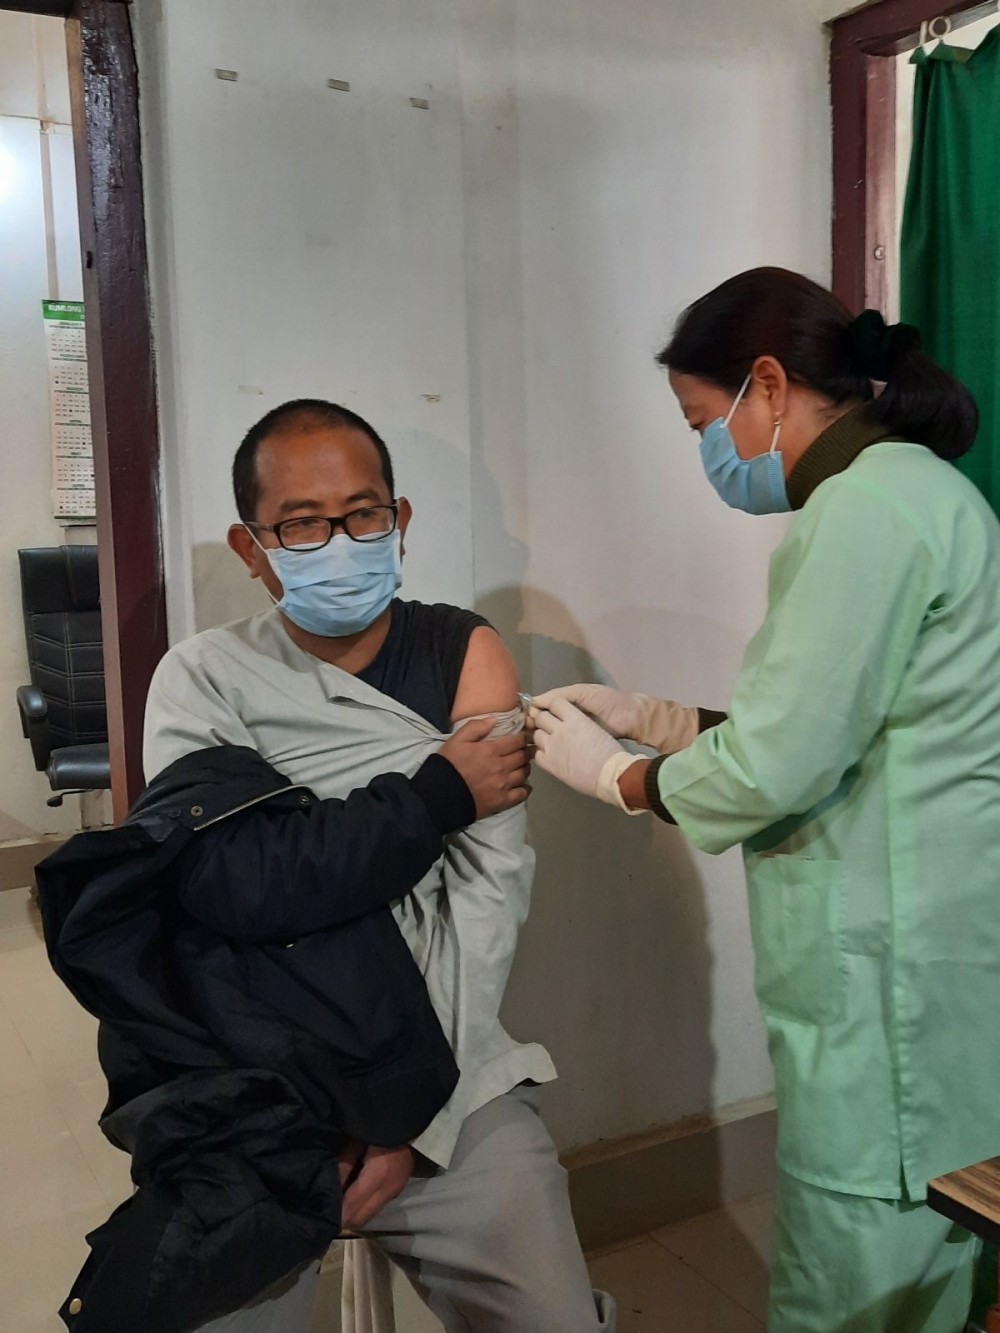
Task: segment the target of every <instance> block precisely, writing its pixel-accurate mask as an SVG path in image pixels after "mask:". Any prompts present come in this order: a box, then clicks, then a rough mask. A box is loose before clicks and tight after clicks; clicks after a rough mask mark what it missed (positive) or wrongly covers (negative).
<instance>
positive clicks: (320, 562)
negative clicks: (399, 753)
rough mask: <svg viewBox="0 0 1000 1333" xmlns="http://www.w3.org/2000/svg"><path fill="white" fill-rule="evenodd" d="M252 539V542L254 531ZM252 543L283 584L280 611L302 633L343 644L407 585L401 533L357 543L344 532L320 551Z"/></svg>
mask: <svg viewBox="0 0 1000 1333" xmlns="http://www.w3.org/2000/svg"><path fill="white" fill-rule="evenodd" d="M247 531H248V532H249V531H250V530H249V528H248V529H247ZM250 535H251V537H253V533H252V532H251V533H250ZM253 539H254V541H255V542H257V545H258V546H260V547H261V550H262V551H263V552H264V554H265V555H266V556H267V559H268V563H269V564H270V566H271V568H272V569H273V570H274V573H275V576H276V577H277V578H278V579H279V580H280V581H281V587H282V589H283V593H282V597H281V599H280V601H276V602H275V605H276V606H277V608H278V610H279V611H283V612H284V614H285V615H286V616H287V617H288V619H289V620H290V621H291V622H292V624H293V625H298V627H299V629H304V630H306V631H308V633H310V634H319V635H322V636H323V638H326V639H342V638H345V637H346V636H347V635H349V634H360V633H361V631H362V630H364V629H367V628H368V626H369V625H371V624H372V623H373V621H375V620H377V619H378V617H379V616H380V615H381V614H382V612H383V611H384V610H385V609H386V607H387V606H388V605H389V603H390V602H391V601H392V599H393V596H394V595H395V593H396V590H397V588H398V587H399V586H400V584H401V583H402V581H403V574H402V551H401V546H400V534H399V530H398V529H397V530H396V531H395V532H393V533H391V534H390V535H389V536H388V537H382V538H380V539H379V540H378V541H368V542H357V541H353V540H352V539H351V538H350V537H348V535H347V534H346V533H344V532H341V533H338V534H337V536H335V537H331V538H330V540H329V541H328V542H327V544H326V545H325V546H322V547H320V549H319V550H318V551H289V550H286V549H285V547H283V546H275V547H266V546H261V544H260V542H259V541H257V538H256V537H254V538H253ZM272 600H273V599H272Z"/></svg>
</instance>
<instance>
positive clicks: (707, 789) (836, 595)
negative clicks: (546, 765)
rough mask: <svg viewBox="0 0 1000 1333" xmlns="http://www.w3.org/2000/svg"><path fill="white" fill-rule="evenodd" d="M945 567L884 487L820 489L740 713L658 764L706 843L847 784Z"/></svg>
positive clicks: (800, 530) (786, 563) (788, 546)
mask: <svg viewBox="0 0 1000 1333" xmlns="http://www.w3.org/2000/svg"><path fill="white" fill-rule="evenodd" d="M820 501H822V502H820ZM939 569H940V561H939V557H938V556H937V554H936V552H935V550H934V548H933V546H932V543H931V541H930V539H929V538H928V537H927V536H926V534H925V532H924V530H923V528H922V527H921V525H920V523H919V521H918V520H917V518H916V517H915V516H914V515H913V514H912V513H911V512H910V511H909V510H908V509H907V508H905V506H903V505H902V504H900V503H898V502H897V501H896V500H895V499H894V497H892V496H891V495H890V494H888V493H887V492H885V491H883V490H882V489H881V488H878V487H876V486H873V485H871V484H869V483H868V482H867V481H861V480H854V479H850V478H849V477H848V476H846V475H845V476H844V477H843V478H842V479H839V481H838V484H837V485H836V486H833V485H832V484H831V490H830V491H829V492H828V494H826V495H823V494H822V493H821V492H820V493H818V494H817V496H816V497H815V499H814V501H813V504H812V505H811V506H810V509H809V510H806V511H803V513H802V514H801V515H800V517H799V519H798V520H797V521H796V524H795V526H794V527H793V529H792V531H791V532H790V533H789V537H788V538H786V541H785V544H784V545H783V546H782V547H781V548H780V549H779V551H778V552H777V553H776V554H775V557H774V560H773V563H772V569H771V594H770V597H769V606H768V612H767V617H766V619H765V621H764V624H763V625H762V626H761V628H760V630H759V631H758V633H757V635H756V636H755V638H754V640H753V642H752V643H751V644H750V646H749V648H748V649H747V657H746V661H745V662H744V666H743V668H742V670H741V672H740V675H739V677H738V679H737V682H736V685H735V688H734V692H733V698H732V704H731V707H730V712H729V717H728V718H727V719H726V720H725V721H723V722H721V723H720V724H719V725H718V726H715V727H713V728H712V729H711V730H709V731H706V732H704V733H703V734H702V735H700V736H699V737H698V738H697V739H696V740H695V741H694V742H693V744H692V745H690V746H689V747H688V749H687V750H684V751H682V752H681V753H679V754H676V755H670V756H668V757H667V758H665V759H663V760H662V761H659V762H658V763H657V768H656V773H655V783H656V786H657V788H658V795H659V800H660V802H661V803H662V807H663V810H665V811H666V812H667V814H668V815H669V817H670V818H672V819H673V820H674V821H675V822H676V823H677V824H679V825H680V827H681V829H682V830H683V831H684V833H685V834H686V836H687V837H688V838H689V839H690V840H691V841H692V842H693V843H694V844H695V845H696V846H697V847H700V848H702V850H704V851H707V852H722V851H724V850H725V849H726V848H728V847H732V846H734V845H736V844H737V843H741V842H745V841H746V840H747V839H748V838H751V837H753V836H754V835H755V834H757V833H760V832H762V831H763V830H764V829H766V828H769V827H770V826H771V825H772V824H774V823H776V822H777V821H778V820H779V819H782V818H783V817H785V816H787V815H794V814H802V813H805V812H806V811H808V810H811V809H812V808H813V806H815V805H816V804H817V803H818V802H819V801H821V800H823V799H824V798H825V797H827V796H829V795H830V794H831V793H832V792H833V791H834V790H835V789H836V788H837V786H838V785H839V783H840V781H841V779H842V778H843V777H844V775H845V774H846V773H847V772H848V770H849V769H850V768H851V767H852V766H853V765H854V764H856V763H857V762H858V761H859V760H860V759H861V758H862V756H863V755H864V753H865V751H866V750H867V749H868V747H869V745H870V744H871V743H872V741H873V740H874V739H875V737H876V736H877V734H878V733H879V731H880V730H881V729H882V727H883V726H884V725H885V723H886V720H887V718H888V717H889V713H890V710H891V708H892V705H893V700H894V698H895V696H896V693H897V691H898V689H899V686H900V683H901V681H902V679H903V676H904V673H905V671H906V668H907V665H908V663H909V661H910V658H911V656H912V653H913V649H914V646H915V643H916V639H917V635H918V633H919V631H920V627H921V623H922V621H923V618H924V616H925V614H926V613H927V611H928V609H929V608H930V606H931V604H932V602H933V601H934V599H935V596H936V595H937V593H938V591H939V580H940V574H939ZM654 808H656V807H655V805H654ZM661 813H662V810H661Z"/></svg>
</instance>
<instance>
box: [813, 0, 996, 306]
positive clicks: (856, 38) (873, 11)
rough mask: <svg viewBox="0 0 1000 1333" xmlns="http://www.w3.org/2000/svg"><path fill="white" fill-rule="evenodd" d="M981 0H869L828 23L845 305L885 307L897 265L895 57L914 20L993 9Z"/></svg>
mask: <svg viewBox="0 0 1000 1333" xmlns="http://www.w3.org/2000/svg"><path fill="white" fill-rule="evenodd" d="M995 10H996V6H995V4H991V3H980V0H874V3H872V4H867V5H865V6H864V7H863V8H861V9H858V10H855V11H854V12H853V13H851V14H845V15H844V16H843V17H842V18H839V19H834V20H833V22H832V23H831V24H830V29H831V32H832V40H831V44H830V102H831V107H832V111H833V224H832V241H833V290H834V291H835V292H836V293H837V295H838V296H839V297H840V298H841V300H842V301H844V303H845V304H846V305H847V306H848V307H849V308H850V309H851V310H863V309H865V308H866V307H871V308H874V309H876V310H883V311H884V310H885V308H886V304H887V299H888V293H889V287H890V275H891V273H892V272H893V270H894V268H895V267H896V263H897V256H896V253H895V251H896V235H895V232H896V225H895V224H896V62H895V57H896V56H897V55H899V54H901V53H902V52H903V51H910V50H913V48H914V47H915V46H916V45H917V42H918V36H919V33H920V28H921V24H923V23H930V22H931V21H932V20H933V19H936V18H951V19H952V23H953V26H954V27H956V28H957V27H961V26H962V25H963V24H965V23H971V22H972V21H973V20H975V19H977V18H981V17H983V16H984V15H986V14H990V13H994V12H995Z"/></svg>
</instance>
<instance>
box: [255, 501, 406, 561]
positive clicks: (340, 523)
mask: <svg viewBox="0 0 1000 1333" xmlns="http://www.w3.org/2000/svg"><path fill="white" fill-rule="evenodd" d="M374 509H388V510H389V512H390V513H391V514H392V527H391V528H387V529H386V530H385V532H380V533H378V534H377V535H375V536H373V537H355V536H354V534H353V533H352V532H350V531H349V529H348V527H347V520H348V519H350V518H353V517H354V515H355V514H370V513H371V512H372V510H374ZM303 520H306V521H310V520H311V521H312V522H317V521H318V522H323V523H329V525H330V535H329V536H328V537H327V539H326V541H325V542H320V544H319V546H312V545H309V546H306V547H303V546H286V545H285V542H284V539H283V537H282V531H281V530H282V528H286V527H288V525H289V524H291V523H301V522H303ZM243 526H244V527H245V528H257V529H258V530H259V531H260V532H273V533H274V535H275V536H276V537H277V539H278V544H279V545H280V546H281V548H282V550H284V551H291V552H292V553H293V554H296V555H309V554H310V553H311V552H312V551H322V549H323V547H324V546H329V544H330V542H331V541H332V540H333V538H334V535H335V534H336V532H337V529H338V528H340V529H341V531H342V532H344V533H345V534H346V536H348V537H349V538H350V539H351V541H352V542H358V543H359V544H360V545H361V546H370V545H371V544H372V542H381V541H384V540H385V539H386V537H391V536H392V534H393V533H394V532H395V531H396V528H397V527H398V526H399V501H398V500H393V501H392V503H391V504H385V505H383V504H379V505H362V506H361V507H360V508H358V509H352V510H350V511H349V512H348V513H346V514H296V515H295V516H294V517H293V518H283V519H282V520H281V522H280V523H247V522H244V524H243Z"/></svg>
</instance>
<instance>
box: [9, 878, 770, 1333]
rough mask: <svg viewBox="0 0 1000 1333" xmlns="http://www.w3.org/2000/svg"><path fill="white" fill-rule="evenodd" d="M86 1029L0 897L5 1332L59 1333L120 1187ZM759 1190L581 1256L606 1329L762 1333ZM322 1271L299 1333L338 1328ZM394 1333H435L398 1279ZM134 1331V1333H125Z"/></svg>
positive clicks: (763, 1239)
mask: <svg viewBox="0 0 1000 1333" xmlns="http://www.w3.org/2000/svg"><path fill="white" fill-rule="evenodd" d="M95 1031H96V1025H95V1024H94V1022H93V1021H92V1020H91V1019H90V1017H89V1016H88V1015H87V1014H86V1013H84V1012H83V1011H82V1010H81V1009H80V1008H79V1007H78V1006H77V1004H76V1002H75V1001H74V1000H73V999H72V998H71V997H70V996H69V995H68V994H67V993H66V992H65V991H64V990H63V988H62V986H61V985H60V983H59V982H58V981H57V980H56V978H55V977H54V976H53V974H52V973H51V971H50V969H49V967H48V963H47V961H46V958H45V951H44V947H43V945H42V942H41V933H40V929H39V927H38V923H37V918H36V916H35V915H34V913H33V912H32V910H31V908H30V905H29V902H28V897H27V893H26V892H18V891H8V892H5V893H0V1309H2V1310H3V1317H2V1326H3V1328H4V1329H10V1330H11V1331H12V1333H59V1330H62V1329H63V1324H62V1322H61V1321H60V1320H59V1319H58V1317H57V1315H56V1309H57V1308H58V1306H59V1305H60V1304H61V1302H62V1300H63V1297H64V1296H65V1293H66V1291H67V1289H68V1288H69V1286H70V1284H71V1282H72V1280H73V1278H74V1277H75V1275H76V1273H77V1271H78V1270H79V1268H80V1265H81V1264H82V1262H83V1260H84V1258H85V1257H86V1254H87V1248H86V1245H85V1243H84V1239H83V1237H84V1235H85V1234H86V1232H87V1231H88V1230H90V1229H91V1228H92V1227H94V1226H96V1225H97V1224H98V1223H99V1222H101V1221H103V1220H104V1218H105V1217H106V1216H107V1215H108V1213H109V1212H110V1211H111V1208H112V1207H113V1206H114V1205H115V1204H117V1203H119V1202H120V1201H121V1200H122V1199H123V1198H124V1197H125V1196H126V1195H127V1194H128V1191H129V1189H130V1183H129V1176H128V1169H127V1162H126V1159H125V1157H124V1155H123V1154H122V1153H120V1152H118V1151H116V1150H115V1149H114V1148H112V1147H111V1146H110V1145H109V1144H108V1143H107V1142H106V1141H105V1140H104V1138H103V1137H102V1135H101V1133H100V1131H99V1130H98V1128H97V1116H98V1114H99V1112H100V1109H101V1105H102V1099H103V1092H104V1087H103V1082H102V1080H101V1078H100V1076H99V1072H98V1068H97V1059H96V1054H95ZM770 1227H771V1200H770V1197H769V1196H760V1197H757V1198H753V1199H746V1200H743V1201H741V1202H740V1203H737V1204H734V1205H732V1206H731V1207H729V1208H728V1209H726V1210H725V1211H724V1212H719V1213H711V1214H708V1215H706V1216H704V1217H697V1218H694V1219H692V1220H691V1221H689V1222H684V1223H681V1224H679V1225H677V1226H672V1227H666V1228H664V1229H663V1230H662V1231H657V1232H653V1233H652V1234H650V1235H647V1236H640V1237H637V1238H636V1239H635V1240H633V1241H631V1242H630V1243H628V1244H625V1245H621V1246H617V1247H615V1248H613V1249H611V1250H606V1251H602V1252H601V1253H599V1254H595V1255H593V1256H591V1263H590V1268H591V1273H592V1275H593V1279H594V1285H595V1286H598V1287H603V1288H604V1289H605V1290H606V1291H609V1292H611V1293H612V1295H614V1296H615V1298H616V1299H617V1301H618V1305H619V1322H618V1329H619V1333H758V1331H759V1330H762V1329H763V1327H764V1310H765V1297H766V1286H767V1262H768V1246H769V1235H770ZM337 1279H338V1273H337V1269H336V1264H331V1265H330V1266H329V1271H328V1272H327V1274H326V1275H325V1278H324V1285H323V1291H322V1296H321V1300H320V1305H319V1308H318V1309H317V1312H316V1318H315V1320H314V1323H313V1333H335V1330H336V1329H337V1327H338V1321H337V1313H336V1311H337V1304H338V1280H337ZM397 1325H398V1333H439V1330H440V1325H439V1324H438V1323H437V1321H436V1320H435V1319H434V1318H433V1317H431V1316H430V1315H429V1314H428V1313H427V1311H426V1310H425V1309H424V1308H423V1306H421V1305H420V1303H419V1302H418V1301H417V1300H416V1298H415V1297H414V1296H413V1294H412V1293H411V1292H410V1291H409V1289H408V1288H405V1284H404V1285H403V1286H401V1288H400V1290H399V1292H398V1295H397ZM136 1333H140V1330H137V1331H136Z"/></svg>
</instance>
